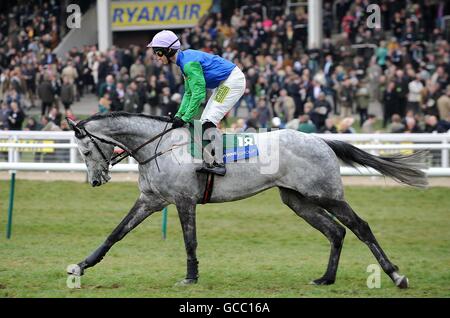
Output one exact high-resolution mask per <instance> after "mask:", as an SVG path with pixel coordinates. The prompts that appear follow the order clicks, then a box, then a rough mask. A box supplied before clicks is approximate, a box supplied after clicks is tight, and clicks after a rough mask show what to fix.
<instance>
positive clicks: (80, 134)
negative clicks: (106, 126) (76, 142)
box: [66, 117, 85, 138]
mask: <svg viewBox="0 0 450 318" xmlns="http://www.w3.org/2000/svg"><path fill="white" fill-rule="evenodd" d="M66 121H67V123H68V124H69V127H70V129H72V130H73V131H74V132H75V137H77V138H82V137H84V135H85V134H84V132H83V131H82V130H81V129H80V128H78V127H77V123H76V122H74V121H73V120H72V119H70V118H68V117H66Z"/></svg>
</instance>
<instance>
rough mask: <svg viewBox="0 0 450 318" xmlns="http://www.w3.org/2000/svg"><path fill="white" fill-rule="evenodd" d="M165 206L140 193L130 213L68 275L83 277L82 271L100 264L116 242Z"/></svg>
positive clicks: (163, 202)
mask: <svg viewBox="0 0 450 318" xmlns="http://www.w3.org/2000/svg"><path fill="white" fill-rule="evenodd" d="M167 205H168V202H166V201H163V200H162V199H160V198H158V197H157V196H152V195H147V194H145V195H144V194H142V193H141V195H140V197H139V199H137V201H136V202H135V204H134V206H133V207H132V208H131V210H130V212H128V214H127V215H126V216H125V218H124V219H123V220H122V222H120V224H119V225H118V226H117V227H116V228H115V229H114V231H113V232H112V233H111V234H110V235H109V236H108V237H107V239H106V241H105V242H104V243H103V244H102V245H100V247H98V248H97V249H96V250H95V251H94V252H93V253H92V254H91V255H90V256H89V257H87V258H86V259H85V260H84V261H82V262H80V263H78V265H77V266H74V267H72V268H70V269H69V273H68V274H73V275H83V273H84V270H85V269H86V268H89V267H92V266H94V265H95V264H97V263H98V262H100V261H101V260H102V258H103V257H104V256H105V254H106V253H107V252H108V251H109V249H110V248H111V247H112V246H113V245H114V244H115V243H116V242H118V241H120V240H121V239H123V238H124V236H125V235H127V233H128V232H130V231H131V230H132V229H134V228H135V227H136V226H138V225H139V224H140V223H141V222H142V221H143V220H145V219H146V218H147V217H148V216H150V215H151V214H153V213H154V212H156V211H161V210H162V209H163V208H164V207H166V206H167Z"/></svg>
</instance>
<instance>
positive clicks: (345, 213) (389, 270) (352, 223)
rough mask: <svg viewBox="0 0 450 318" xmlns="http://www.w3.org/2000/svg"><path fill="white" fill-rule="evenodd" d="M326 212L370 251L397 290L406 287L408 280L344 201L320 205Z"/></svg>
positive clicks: (366, 225)
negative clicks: (400, 273) (335, 218)
mask: <svg viewBox="0 0 450 318" xmlns="http://www.w3.org/2000/svg"><path fill="white" fill-rule="evenodd" d="M321 205H322V207H324V208H325V209H326V210H327V211H329V212H330V213H331V214H333V215H335V216H336V217H337V218H338V220H339V221H341V222H342V224H344V225H345V226H346V227H348V228H349V229H350V230H351V231H352V232H353V233H355V235H356V236H357V237H358V238H359V239H360V240H361V241H363V242H364V243H366V244H367V246H368V247H369V248H370V250H371V251H372V253H373V255H374V256H375V258H376V259H377V261H378V263H379V264H380V265H381V267H382V268H383V270H384V272H385V273H386V274H388V275H389V277H390V278H391V279H392V281H393V282H394V283H395V285H396V286H397V287H399V288H407V287H408V279H407V278H406V277H405V276H401V275H399V274H398V273H397V271H398V267H397V266H396V265H394V264H393V263H392V262H391V261H390V260H389V259H388V257H387V256H386V254H385V253H384V251H383V250H382V248H381V246H380V244H378V242H377V240H376V239H375V236H374V235H373V233H372V230H371V229H370V227H369V224H367V222H366V221H364V220H362V219H361V218H360V217H359V216H358V215H357V214H356V213H355V212H354V211H353V209H352V208H351V207H350V206H349V205H348V203H347V202H345V201H337V200H330V201H329V202H325V203H322V204H321Z"/></svg>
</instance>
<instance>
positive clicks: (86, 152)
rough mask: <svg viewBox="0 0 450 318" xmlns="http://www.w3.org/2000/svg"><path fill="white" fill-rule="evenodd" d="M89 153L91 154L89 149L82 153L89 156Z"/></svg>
mask: <svg viewBox="0 0 450 318" xmlns="http://www.w3.org/2000/svg"><path fill="white" fill-rule="evenodd" d="M90 154H91V151H90V150H88V151H85V152H83V155H85V156H86V157H87V156H89V155H90Z"/></svg>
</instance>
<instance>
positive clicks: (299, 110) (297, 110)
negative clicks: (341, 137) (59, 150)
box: [0, 0, 450, 133]
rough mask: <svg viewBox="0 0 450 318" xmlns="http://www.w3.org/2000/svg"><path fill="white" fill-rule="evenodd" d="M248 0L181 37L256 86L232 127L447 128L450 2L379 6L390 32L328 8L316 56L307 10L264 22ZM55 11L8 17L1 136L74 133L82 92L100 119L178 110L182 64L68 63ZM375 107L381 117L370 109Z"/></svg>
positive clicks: (91, 57) (355, 9) (102, 58)
mask: <svg viewBox="0 0 450 318" xmlns="http://www.w3.org/2000/svg"><path fill="white" fill-rule="evenodd" d="M216 2H217V1H216ZM248 2H249V6H248V8H247V9H246V10H244V11H243V14H242V11H241V10H240V8H237V9H236V10H235V11H234V13H233V14H232V15H231V17H224V16H223V15H222V13H220V12H212V13H211V14H210V15H209V16H208V17H207V18H206V19H204V21H203V22H202V23H201V24H199V25H198V26H196V27H194V28H189V29H184V30H180V32H179V36H180V39H181V42H182V44H183V49H189V48H192V49H200V50H203V51H206V52H210V53H213V54H218V55H220V56H222V57H224V58H226V59H229V60H231V61H232V62H234V63H235V64H236V65H238V66H239V67H240V68H241V69H242V70H243V71H244V73H245V75H246V79H247V88H246V91H245V93H244V96H243V97H242V99H241V100H240V101H239V102H238V104H237V105H236V106H235V108H234V109H233V110H232V112H231V113H230V114H229V116H231V117H237V115H238V111H239V113H240V114H242V112H243V110H242V109H244V110H247V112H246V113H247V114H248V115H247V116H246V117H243V118H237V120H236V121H235V122H234V123H233V124H232V127H233V128H234V129H236V130H245V129H247V128H249V127H252V128H256V129H257V128H274V127H275V128H291V129H297V130H300V131H303V132H308V133H310V132H323V133H337V132H341V133H352V132H355V131H362V132H375V131H377V130H380V129H381V130H383V131H387V132H434V131H436V132H446V131H448V130H449V129H450V86H449V84H450V78H449V74H450V44H449V41H448V38H446V36H445V33H444V32H443V30H444V27H443V26H444V24H443V20H442V17H443V16H444V14H450V12H448V11H449V10H450V4H447V2H446V1H440V0H423V1H419V0H416V1H412V0H411V1H406V0H400V1H398V0H396V1H393V0H380V1H370V3H378V4H379V6H380V9H381V25H380V26H375V27H374V26H369V25H368V24H367V19H368V17H369V15H370V13H368V12H367V6H368V5H369V1H368V0H352V1H349V0H340V1H339V0H337V1H327V0H324V1H323V2H324V7H323V15H324V19H323V20H324V25H323V27H324V37H325V38H324V41H323V45H322V47H321V48H320V49H314V50H308V49H307V35H308V34H307V22H308V15H307V12H306V10H305V8H304V7H296V8H293V9H292V10H291V13H290V14H288V15H286V14H284V10H281V11H280V10H278V11H276V10H273V11H271V10H269V12H268V14H267V16H266V17H265V16H264V14H263V10H262V6H261V3H262V2H260V1H248ZM258 4H259V5H258ZM333 9H334V10H333ZM58 10H60V8H59V7H58V5H57V4H56V2H55V1H53V2H50V3H47V2H44V5H43V6H42V7H40V6H36V5H33V1H30V2H27V4H23V5H21V6H17V7H15V8H14V9H13V10H12V12H11V13H10V14H9V15H8V16H6V15H5V14H0V31H1V32H0V71H1V75H0V100H2V102H1V112H0V116H1V118H0V119H1V121H0V122H1V125H2V127H1V128H2V129H21V128H23V129H30V130H32V129H45V130H60V129H67V127H64V125H65V124H64V121H61V117H63V114H64V115H65V116H67V117H70V118H73V119H75V115H74V113H76V109H75V110H74V111H73V110H72V109H71V106H72V104H73V103H74V102H75V101H78V100H80V99H81V98H83V96H84V95H85V94H96V95H97V96H98V108H97V109H95V111H96V112H97V111H98V112H109V111H117V110H125V111H128V112H136V113H140V112H144V111H145V112H150V113H152V114H158V115H168V114H169V113H172V114H173V113H175V112H176V111H177V109H178V106H179V104H180V102H181V98H182V94H183V79H182V77H181V74H180V72H179V70H178V68H177V67H176V66H175V65H161V64H160V63H159V62H158V61H157V60H156V59H155V58H154V57H153V55H152V52H151V50H150V49H147V48H146V44H147V43H136V45H131V46H129V47H126V48H120V47H115V46H113V47H111V48H110V49H109V50H108V51H107V52H100V51H99V50H98V49H97V47H96V46H84V47H81V48H73V49H72V50H70V51H69V52H68V53H67V54H66V55H65V56H64V57H63V58H58V57H57V56H56V55H55V54H53V53H52V49H54V48H55V46H56V45H57V44H58V42H59V40H60V38H59V37H60V34H59V33H58V23H59V20H58V16H59V14H58ZM333 11H334V13H333ZM33 107H40V114H41V117H40V118H39V119H33V118H31V117H27V116H26V115H25V112H27V111H28V110H29V109H32V108H33ZM376 107H379V108H380V110H381V111H380V112H379V114H378V117H380V115H381V117H380V118H377V116H375V115H374V114H373V113H370V112H369V110H371V109H376ZM377 121H380V122H381V126H382V128H381V127H379V126H377ZM357 123H359V127H355V126H357ZM61 124H62V125H63V127H61ZM229 124H230V123H229Z"/></svg>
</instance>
